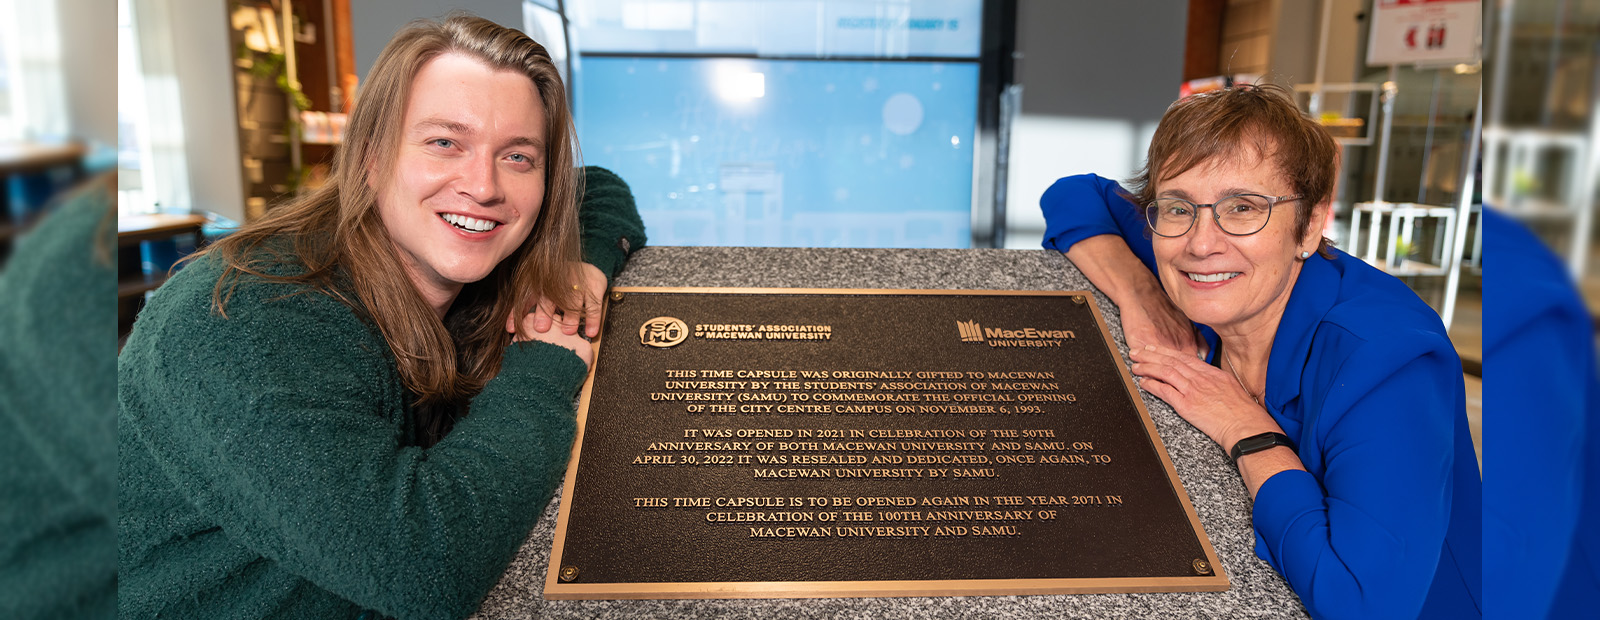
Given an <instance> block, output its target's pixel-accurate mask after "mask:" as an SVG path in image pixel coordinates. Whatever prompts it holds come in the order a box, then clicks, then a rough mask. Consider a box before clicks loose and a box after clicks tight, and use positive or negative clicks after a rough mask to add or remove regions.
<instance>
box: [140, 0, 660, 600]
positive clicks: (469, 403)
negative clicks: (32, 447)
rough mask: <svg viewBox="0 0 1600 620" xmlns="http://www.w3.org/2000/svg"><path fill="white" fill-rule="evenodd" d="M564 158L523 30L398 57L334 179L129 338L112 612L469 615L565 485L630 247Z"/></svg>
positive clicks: (600, 185)
mask: <svg viewBox="0 0 1600 620" xmlns="http://www.w3.org/2000/svg"><path fill="white" fill-rule="evenodd" d="M575 152H576V148H575V138H574V136H573V130H572V120H571V113H570V111H569V109H568V104H567V93H566V90H565V88H564V86H563V84H562V83H561V79H560V77H559V75H558V74H557V72H556V68H555V66H554V65H553V64H552V63H551V60H550V56H549V54H548V53H547V52H546V51H545V49H544V48H543V47H542V46H541V45H539V44H538V43H536V42H534V41H533V40H532V39H530V38H528V37H527V36H526V35H524V34H522V33H521V32H518V31H516V30H512V29H509V28H505V27H502V26H499V25H496V24H494V23H492V22H489V21H487V20H484V19H480V18H477V17H472V16H467V15H454V16H451V17H449V18H446V19H444V20H442V21H437V22H436V21H418V22H413V23H412V24H410V25H408V26H407V27H406V28H405V29H403V30H402V31H401V32H399V33H398V34H397V35H396V36H395V37H394V39H393V40H392V41H390V43H389V45H388V47H387V48H385V49H384V51H383V53H382V54H381V55H380V56H379V58H378V59H377V61H376V63H375V64H374V65H373V68H372V71H371V73H370V74H369V75H368V77H367V82H366V83H365V84H364V86H363V88H362V90H361V93H360V97H359V99H358V101H357V103H356V106H355V109H354V110H353V112H352V113H351V116H350V123H349V125H348V127H347V132H346V137H345V141H344V143H343V145H342V146H341V148H340V151H339V154H338V159H337V161H336V162H335V165H334V170H333V174H332V178H331V180H330V182H329V183H328V184H327V185H326V186H325V187H323V188H322V189H320V190H317V191H315V192H312V193H310V194H309V195H307V196H304V197H302V198H300V199H298V200H295V201H293V202H291V203H288V204H285V205H283V206H280V207H277V208H276V209H274V210H273V211H271V212H270V213H269V214H268V215H267V216H266V217H264V218H262V219H261V220H259V221H257V222H255V223H253V224H251V225H250V226H248V227H246V228H245V229H243V230H241V231H239V232H237V233H235V234H234V235H232V236H230V237H228V238H227V239H224V240H222V241H220V242H218V243H216V244H214V245H212V246H210V247H209V248H207V249H206V250H205V251H204V252H202V253H200V255H198V256H197V257H196V258H194V259H193V260H192V261H191V262H189V263H188V264H187V266H186V267H185V268H184V269H183V270H182V271H180V272H178V273H177V274H176V275H174V276H173V277H172V279H171V280H169V281H168V282H167V284H166V285H164V286H163V287H162V288H161V289H159V290H158V291H156V292H155V294H154V295H153V296H152V298H151V300H150V302H149V304H148V306H147V307H146V308H145V309H144V311H143V313H142V315H141V316H140V318H139V320H138V322H137V323H136V324H135V326H134V330H133V333H132V334H131V336H130V337H129V339H128V342H127V345H126V347H125V349H124V350H123V352H122V354H121V357H120V359H119V368H118V382H119V394H118V396H119V410H118V430H119V444H120V446H119V447H120V457H119V458H120V468H119V476H118V486H119V503H120V505H119V509H120V517H119V522H118V545H119V568H120V576H119V579H120V584H119V587H120V593H119V602H118V606H119V612H120V613H121V615H123V616H125V617H155V616H162V617H198V616H206V617H214V616H226V617H317V618H332V617H358V616H362V615H368V616H371V615H374V614H376V615H381V616H389V617H395V618H455V617H462V616H466V615H468V614H470V613H472V612H473V611H474V610H475V609H476V608H477V606H478V605H479V603H480V602H481V601H482V599H483V597H484V595H485V594H486V593H487V592H488V590H489V588H490V587H491V586H492V585H494V583H495V581H496V580H497V579H498V578H499V576H500V574H501V572H502V571H503V570H504V569H505V566H506V565H507V563H508V562H509V561H510V559H511V557H512V555H513V554H514V553H515V551H516V549H517V548H518V546H519V545H520V544H521V543H522V541H523V540H524V539H525V537H526V536H527V533H528V531H529V530H530V529H531V527H532V525H533V523H534V521H535V520H536V519H537V518H538V516H539V514H540V512H541V511H542V509H543V507H544V505H545V503H546V502H548V501H549V499H550V497H551V494H552V493H553V492H554V488H555V486H556V484H557V483H558V482H559V480H560V478H561V475H562V472H563V470H564V467H565V464H566V461H567V457H568V454H569V451H570V448H571V442H572V439H573V435H574V432H575V420H574V416H573V397H574V395H575V394H576V391H577V389H578V387H579V386H580V385H581V383H582V381H583V379H584V377H585V375H586V374H587V371H588V366H589V364H590V363H592V356H593V353H592V351H591V348H590V344H589V342H588V341H587V339H586V338H585V334H580V333H578V328H579V325H578V323H579V320H580V318H582V319H583V320H586V321H587V323H588V324H587V326H586V334H587V335H588V336H590V337H592V336H593V335H595V334H596V333H597V330H598V323H597V319H598V308H599V304H600V301H599V300H600V298H601V295H602V294H603V292H604V289H605V286H606V284H607V277H608V276H610V275H614V274H615V273H616V272H617V271H618V270H620V268H621V266H622V264H623V263H624V261H625V260H626V257H627V255H628V253H629V252H630V251H631V250H632V249H635V248H638V247H641V246H642V245H643V244H644V241H645V237H644V230H643V224H642V223H641V221H640V219H639V216H638V213H637V211H636V209H635V208H634V205H633V199H632V197H631V195H630V193H629V191H628V188H627V186H626V185H625V184H623V183H622V181H621V180H620V179H618V178H617V177H616V176H615V175H613V174H611V173H609V172H607V171H604V170H601V169H597V168H588V169H575V168H574V163H575V162H574V160H575ZM580 196H581V207H580ZM580 236H581V237H582V239H581V243H580ZM580 259H581V260H580ZM534 308H538V310H537V311H534V312H530V310H531V309H534ZM552 316H553V317H554V318H555V319H556V320H559V321H560V323H561V325H560V326H559V328H555V329H552V325H551V323H552Z"/></svg>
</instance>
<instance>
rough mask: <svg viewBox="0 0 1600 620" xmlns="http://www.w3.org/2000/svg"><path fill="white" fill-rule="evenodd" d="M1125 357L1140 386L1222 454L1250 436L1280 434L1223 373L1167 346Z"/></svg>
mask: <svg viewBox="0 0 1600 620" xmlns="http://www.w3.org/2000/svg"><path fill="white" fill-rule="evenodd" d="M1130 353H1131V357H1132V358H1133V368H1132V369H1131V370H1132V371H1133V374H1134V375H1137V376H1139V377H1142V378H1143V381H1142V382H1141V383H1140V386H1141V387H1143V388H1144V389H1145V391H1147V392H1150V393H1151V394H1154V395H1155V397H1156V398H1159V399H1161V400H1164V401H1166V402H1167V404H1169V405H1172V409H1173V410H1174V411H1176V412H1178V415H1179V416H1181V417H1182V418H1183V419H1184V420H1186V421H1188V422H1189V423H1190V424H1193V425H1194V427H1195V428H1197V429H1200V432H1202V433H1205V434H1206V436H1207V437H1210V438H1211V440H1212V441H1215V442H1217V445H1219V446H1222V449H1223V450H1232V449H1233V444H1235V443H1238V441H1239V440H1240V439H1244V438H1246V437H1250V436H1252V435H1259V434H1261V433H1268V432H1276V433H1281V432H1283V429H1282V428H1281V427H1279V426H1278V422H1277V421H1276V420H1273V419H1272V415H1271V414H1269V413H1267V410H1266V409H1265V408H1263V407H1262V406H1261V405H1258V404H1256V402H1255V400H1254V399H1252V398H1251V397H1250V395H1249V394H1247V393H1245V391H1244V388H1243V387H1241V386H1240V385H1239V382H1238V381H1237V380H1236V379H1234V377H1233V375H1232V374H1229V373H1228V372H1227V371H1224V370H1222V369H1221V368H1216V367H1214V366H1212V365H1210V364H1207V363H1205V362H1202V361H1200V360H1199V359H1198V358H1196V357H1195V356H1194V355H1193V354H1189V353H1184V352H1181V351H1178V350H1176V349H1172V348H1169V347H1163V346H1157V345H1145V346H1143V347H1134V348H1132V349H1131V351H1130Z"/></svg>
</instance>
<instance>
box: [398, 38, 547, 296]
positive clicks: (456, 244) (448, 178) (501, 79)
mask: <svg viewBox="0 0 1600 620" xmlns="http://www.w3.org/2000/svg"><path fill="white" fill-rule="evenodd" d="M544 144H545V110H544V106H543V104H542V103H541V102H540V99H539V92H538V89H537V88H536V87H535V86H534V84H533V82H532V81H531V80H529V79H528V78H527V76H525V75H522V74H520V73H515V72H511V71H500V70H496V69H493V68H491V67H490V66H489V65H487V64H484V63H483V62H480V61H478V60H476V59H473V58H471V57H468V56H464V55H461V54H455V53H447V54H444V55H441V56H439V57H437V58H434V59H433V60H430V61H428V63H427V64H425V65H423V66H422V69H421V70H420V71H418V73H417V76H416V78H414V79H413V80H412V84H411V95H410V100H409V101H408V102H407V103H406V109H405V117H404V121H403V124H402V126H401V129H400V144H399V148H398V149H397V151H396V156H395V161H394V165H393V167H392V169H391V170H390V173H389V175H388V177H389V178H388V180H387V182H383V183H382V184H381V185H378V186H376V187H375V189H376V190H377V199H378V213H379V216H380V218H381V219H382V220H383V225H384V228H385V230H387V231H388V233H389V238H390V239H391V240H392V241H393V242H394V246H395V250H396V252H397V253H398V255H399V257H400V262H401V264H402V266H403V267H404V268H405V269H406V273H407V275H409V276H410V278H411V281H412V283H413V284H415V285H416V286H417V289H418V291H419V292H421V293H422V296H423V298H424V299H426V300H427V301H428V303H429V305H432V306H433V307H434V309H435V310H436V311H438V312H439V313H440V315H443V314H444V311H445V310H448V309H449V307H450V304H451V302H453V301H454V300H455V297H456V295H457V294H458V293H460V291H461V287H462V286H463V285H465V284H468V283H472V282H477V281H478V280H482V279H483V278H485V277H487V276H488V275H489V273H490V272H491V271H493V270H494V268H495V266H496V265H498V264H500V261H502V260H504V259H505V258H506V257H507V256H510V255H511V253H512V252H513V251H515V250H516V249H517V247H518V246H520V245H522V242H523V241H524V240H526V239H527V238H528V234H529V232H530V231H532V230H533V226H534V223H535V222H536V221H537V220H538V217H539V207H540V205H542V204H543V202H544V187H545V157H544Z"/></svg>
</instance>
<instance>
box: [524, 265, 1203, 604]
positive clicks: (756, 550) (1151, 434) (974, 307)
mask: <svg viewBox="0 0 1600 620" xmlns="http://www.w3.org/2000/svg"><path fill="white" fill-rule="evenodd" d="M596 347H597V348H598V355H597V358H596V363H595V366H594V371H593V372H592V373H591V375H590V377H589V382H588V383H587V384H586V385H585V386H584V390H583V396H582V401H581V407H580V409H579V413H578V425H579V431H578V440H577V443H576V445H575V446H574V447H573V453H572V462H571V465H570V466H569V468H568V471H567V478H566V491H565V496H564V499H563V501H562V504H561V516H560V520H559V521H558V522H557V531H556V539H555V548H554V550H553V551H552V553H551V565H550V573H549V577H548V579H547V581H546V584H545V590H544V594H545V597H546V598H551V599H583V598H591V599H604V598H775V597H834V596H937V595H984V594H1047V593H1083V592H1170V591H1196V590H1225V589H1227V587H1228V579H1227V577H1226V576H1225V575H1224V574H1223V572H1222V568H1221V565H1220V564H1219V563H1218V561H1217V555H1216V551H1214V550H1213V549H1212V547H1211V542H1210V540H1208V539H1207V538H1206V536H1205V532H1204V531H1203V530H1202V528H1201V527H1200V523H1199V520H1198V519H1197V518H1196V517H1195V513H1194V508H1193V507H1192V506H1191V505H1190V503H1189V499H1188V495H1187V494H1186V493H1184V491H1183V487H1182V485H1181V484H1180V483H1179V482H1178V477H1177V474H1176V472H1175V471H1174V470H1173V468H1172V463H1171V462H1170V461H1169V460H1168V458H1167V452H1166V450H1165V448H1163V447H1162V445H1161V440H1160V438H1159V436H1158V435H1157V434H1156V430H1155V426H1154V425H1153V424H1152V423H1151V421H1150V416H1149V413H1148V412H1147V411H1145V409H1144V405H1143V403H1142V402H1141V401H1140V400H1139V398H1138V395H1137V391H1136V389H1135V387H1134V385H1133V381H1132V378H1131V377H1130V375H1129V374H1128V370H1127V368H1126V367H1125V366H1124V365H1123V364H1122V361H1121V357H1120V356H1119V355H1118V354H1117V352H1116V349H1115V346H1114V344H1113V342H1112V340H1111V336H1110V333H1109V332H1107V331H1106V329H1105V322H1104V321H1103V320H1102V318H1101V317H1100V313H1099V310H1098V309H1097V308H1096V306H1095V303H1094V300H1093V298H1092V297H1091V296H1090V295H1089V293H1086V292H1081V291H1076V292H1018V291H895V290H842V289H656V288H631V289H630V288H620V289H617V290H616V291H615V292H614V293H613V295H612V297H611V302H610V305H609V307H608V309H607V314H606V318H605V326H604V329H603V330H602V339H601V341H599V342H596Z"/></svg>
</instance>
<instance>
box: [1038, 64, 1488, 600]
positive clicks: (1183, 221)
mask: <svg viewBox="0 0 1600 620" xmlns="http://www.w3.org/2000/svg"><path fill="white" fill-rule="evenodd" d="M1336 157H1337V152H1336V150H1335V145H1334V142H1333V140H1332V138H1331V137H1329V136H1328V134H1327V132H1326V130H1324V129H1323V128H1322V127H1321V126H1320V125H1318V124H1317V123H1316V122H1314V121H1312V120H1310V119H1308V118H1305V116H1304V115H1302V114H1301V113H1300V111H1299V109H1298V108H1297V107H1296V106H1295V104H1294V103H1293V101H1292V99H1291V97H1290V96H1289V93H1288V92H1287V91H1285V90H1283V89H1280V88H1277V87H1273V86H1241V87H1236V88H1230V89H1225V90H1221V91H1215V92H1209V93H1204V94H1200V95H1195V96H1192V97H1189V98H1186V99H1183V100H1180V101H1178V102H1176V103H1174V104H1172V106H1171V107H1170V108H1168V109H1167V113H1166V115H1165V116H1163V117H1162V119H1161V123H1160V125H1159V126H1158V127H1157V129H1156V133H1155V136H1154V137H1153V139H1152V143H1151V145H1150V152H1149V158H1148V160H1147V162H1146V166H1145V169H1144V170H1143V171H1142V172H1141V173H1140V174H1139V176H1138V177H1137V178H1136V179H1135V180H1134V182H1133V186H1134V191H1132V192H1128V191H1127V190H1124V189H1123V188H1122V187H1121V186H1119V185H1117V184H1116V183H1115V182H1112V181H1108V180H1106V179H1102V178H1100V177H1096V176H1093V175H1085V176H1080V177H1068V178H1065V179H1061V180H1060V181H1057V182H1056V184H1055V185H1054V186H1052V187H1051V188H1050V189H1049V191H1047V192H1045V195H1044V197H1043V199H1042V200H1041V206H1042V207H1043V209H1044V213H1045V219H1046V222H1047V226H1048V230H1047V232H1046V234H1045V242H1044V246H1045V247H1046V248H1051V249H1055V250H1058V251H1062V252H1064V253H1065V254H1066V255H1067V257H1068V258H1069V259H1071V260H1072V262H1073V263H1074V264H1076V265H1077V266H1078V268H1079V269H1080V270H1081V271H1082V272H1083V273H1084V275H1085V276H1087V277H1088V278H1089V280H1090V281H1091V282H1093V283H1094V284H1095V286H1096V287H1098V288H1099V289H1100V290H1102V291H1103V292H1105V293H1106V294H1107V295H1108V296H1109V297H1111V299H1112V301H1113V302H1115V303H1116V304H1117V306H1118V308H1119V309H1120V311H1121V323H1122V327H1123V331H1124V334H1125V335H1126V336H1127V341H1128V345H1129V348H1130V357H1131V358H1132V360H1133V362H1134V364H1133V367H1132V371H1133V374H1134V375H1136V376H1138V377H1140V378H1141V386H1142V387H1143V388H1144V389H1145V390H1146V391H1148V392H1149V393H1150V394H1151V395H1154V396H1156V397H1157V398H1160V399H1162V400H1164V401H1166V402H1167V403H1168V404H1170V405H1172V408H1173V410H1175V411H1176V412H1177V413H1178V415H1180V416H1182V417H1183V418H1184V419H1185V420H1187V421H1189V423H1191V424H1193V425H1194V426H1195V427H1196V428H1197V429H1199V430H1200V431H1202V432H1204V433H1205V434H1206V435H1207V436H1208V437H1210V438H1211V439H1212V441H1215V442H1216V443H1217V445H1218V446H1219V447H1220V448H1221V449H1222V450H1223V452H1225V453H1227V454H1228V455H1229V456H1230V457H1231V458H1232V459H1233V460H1234V462H1235V463H1236V464H1237V465H1238V467H1239V473H1240V476H1241V477H1242V478H1243V482H1244V484H1245V487H1246V489H1247V490H1248V491H1249V493H1250V496H1251V497H1252V498H1253V499H1254V500H1255V504H1254V508H1253V521H1254V524H1255V529H1256V553H1257V555H1259V556H1261V557H1262V558H1263V559H1265V560H1266V561H1267V562H1268V563H1270V564H1271V565H1272V567H1273V568H1274V569H1276V570H1277V571H1278V572H1279V573H1280V574H1282V575H1283V577H1284V578H1285V579H1286V580H1288V582H1289V585H1290V587H1291V588H1293V589H1294V591H1295V592H1296V593H1297V594H1299V595H1300V600H1301V602H1303V603H1304V604H1305V606H1306V608H1307V609H1308V610H1310V612H1311V614H1312V616H1314V617H1318V618H1331V617H1351V618H1357V617H1359V618H1376V617H1383V618H1402V617H1405V618H1416V617H1427V618H1465V617H1477V616H1481V615H1482V611H1481V609H1482V588H1483V584H1482V576H1481V575H1482V564H1481V562H1482V559H1481V558H1482V544H1483V543H1482V538H1481V536H1482V534H1481V530H1482V525H1481V524H1482V515H1481V512H1480V511H1481V501H1482V500H1481V496H1482V493H1483V490H1482V482H1481V480H1480V478H1479V476H1478V468H1477V459H1476V457H1475V455H1474V452H1473V448H1472V439H1471V436H1470V435H1469V434H1468V431H1467V421H1466V415H1465V393H1464V392H1465V390H1464V387H1463V384H1462V375H1461V362H1460V359H1459V358H1458V357H1457V356H1456V353H1455V349H1454V348H1453V347H1452V346H1451V344H1450V339H1449V338H1448V336H1447V335H1446V332H1445V328H1444V325H1443V324H1442V323H1441V322H1440V321H1439V316H1438V315H1437V314H1436V313H1434V312H1433V310H1432V309H1431V308H1429V307H1428V306H1427V305H1426V304H1424V303H1422V301H1421V300H1420V299H1418V298H1417V296H1416V294H1414V293H1412V292H1411V291H1410V290H1409V289H1407V288H1406V287H1405V285H1404V284H1402V283H1401V282H1400V281H1399V280H1396V279H1394V278H1393V277H1390V276H1388V275H1386V274H1384V273H1382V272H1380V271H1378V270H1377V269H1375V268H1373V267H1372V266H1370V265H1368V264H1366V263H1364V262H1362V261H1360V260H1359V259H1356V258H1353V257H1351V256H1350V255H1348V254H1345V253H1343V252H1340V251H1339V250H1337V249H1331V248H1329V247H1327V240H1326V239H1324V238H1323V237H1322V235H1321V234H1319V232H1318V231H1319V229H1320V227H1321V222H1323V221H1324V220H1325V219H1326V217H1327V214H1328V209H1329V208H1330V206H1331V198H1332V191H1333V190H1332V188H1333V180H1334V177H1335V173H1336V171H1337V160H1336ZM1313 227H1315V228H1313Z"/></svg>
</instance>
